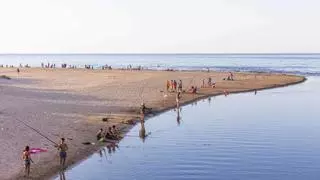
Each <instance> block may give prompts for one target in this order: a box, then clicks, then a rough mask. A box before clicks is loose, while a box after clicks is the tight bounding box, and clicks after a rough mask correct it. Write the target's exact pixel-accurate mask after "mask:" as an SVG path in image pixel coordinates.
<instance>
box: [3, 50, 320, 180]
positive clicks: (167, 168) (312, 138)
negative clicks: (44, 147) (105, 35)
mask: <svg viewBox="0 0 320 180" xmlns="http://www.w3.org/2000/svg"><path fill="white" fill-rule="evenodd" d="M41 62H43V63H56V64H60V63H68V64H73V65H75V64H76V65H77V66H79V67H83V66H84V65H86V64H90V65H93V66H94V67H95V68H101V67H102V66H104V65H105V64H107V65H110V66H112V67H118V68H126V67H127V66H128V65H132V66H142V67H144V68H146V69H154V70H157V69H168V68H172V69H177V70H207V69H208V68H209V69H210V70H216V71H239V72H273V73H286V74H296V75H303V76H306V77H307V81H306V82H304V83H302V84H297V85H294V86H289V87H284V88H276V89H269V90H262V91H258V92H257V94H255V93H242V94H232V95H229V96H217V97H209V98H207V99H203V100H199V101H197V102H194V103H192V104H189V105H186V106H183V107H181V108H179V109H172V110H169V111H166V112H164V113H162V114H160V115H158V116H155V117H152V118H150V119H148V120H147V121H146V122H145V123H144V124H137V125H136V126H134V127H133V128H132V129H131V130H130V132H129V133H128V134H127V135H126V136H125V138H124V139H123V140H121V141H120V142H119V144H118V145H117V146H106V147H103V148H102V149H101V150H100V151H99V152H96V153H94V154H92V155H91V156H90V157H88V158H87V159H86V160H84V161H82V162H80V163H79V164H76V165H74V166H72V167H69V168H68V169H67V170H66V171H61V172H60V173H59V174H58V175H57V176H55V177H53V179H57V180H58V179H68V180H105V179H107V180H126V179H130V180H134V179H137V180H141V179H142V180H144V179H146V180H164V179H165V180H186V179H192V180H193V179H200V180H201V179H208V180H209V179H210V180H212V179H217V180H256V179H259V180H286V179H288V180H301V179H306V180H318V179H320V131H319V129H320V120H319V117H320V116H319V105H320V91H319V89H320V77H319V74H320V54H165V55H156V54H152V55H151V54H147V55H143V54H140V55H138V54H134V55H101V54H98V55H1V56H0V64H12V65H18V64H20V63H23V64H29V65H31V66H40V65H41V64H40V63H41ZM143 130H144V132H146V133H145V134H146V137H144V138H141V137H140V136H139V135H140V134H141V132H143Z"/></svg>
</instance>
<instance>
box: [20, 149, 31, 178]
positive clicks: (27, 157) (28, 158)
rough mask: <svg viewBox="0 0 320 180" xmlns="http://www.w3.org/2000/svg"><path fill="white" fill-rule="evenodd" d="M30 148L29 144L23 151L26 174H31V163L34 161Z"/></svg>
mask: <svg viewBox="0 0 320 180" xmlns="http://www.w3.org/2000/svg"><path fill="white" fill-rule="evenodd" d="M29 150H30V148H29V146H26V148H25V149H24V151H23V153H22V159H23V161H24V168H25V169H24V172H25V176H29V174H30V165H31V162H32V159H31V154H30V151H29Z"/></svg>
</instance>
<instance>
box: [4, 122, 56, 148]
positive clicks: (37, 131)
mask: <svg viewBox="0 0 320 180" xmlns="http://www.w3.org/2000/svg"><path fill="white" fill-rule="evenodd" d="M10 117H12V118H13V119H15V120H16V121H19V122H21V123H22V124H23V125H25V126H26V127H28V128H30V129H31V130H33V131H34V132H36V133H37V134H39V135H40V136H42V137H44V138H45V139H47V140H48V141H50V142H51V143H53V144H54V145H56V146H57V145H58V144H57V143H56V142H54V141H53V140H51V139H50V138H48V137H47V136H46V135H44V134H43V133H41V132H40V131H39V130H37V129H35V128H34V127H32V126H30V125H28V124H27V123H26V122H24V121H22V120H20V119H18V118H16V117H13V116H10Z"/></svg>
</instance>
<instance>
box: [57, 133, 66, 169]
mask: <svg viewBox="0 0 320 180" xmlns="http://www.w3.org/2000/svg"><path fill="white" fill-rule="evenodd" d="M58 150H59V156H60V166H61V168H65V163H66V158H67V150H68V146H67V144H66V143H65V139H64V138H61V143H60V144H59V145H58Z"/></svg>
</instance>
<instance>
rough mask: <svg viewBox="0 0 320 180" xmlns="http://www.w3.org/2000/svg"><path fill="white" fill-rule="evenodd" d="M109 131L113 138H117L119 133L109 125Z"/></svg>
mask: <svg viewBox="0 0 320 180" xmlns="http://www.w3.org/2000/svg"><path fill="white" fill-rule="evenodd" d="M108 133H109V135H110V136H111V139H117V135H116V134H115V133H114V132H113V130H112V127H109V129H108Z"/></svg>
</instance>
